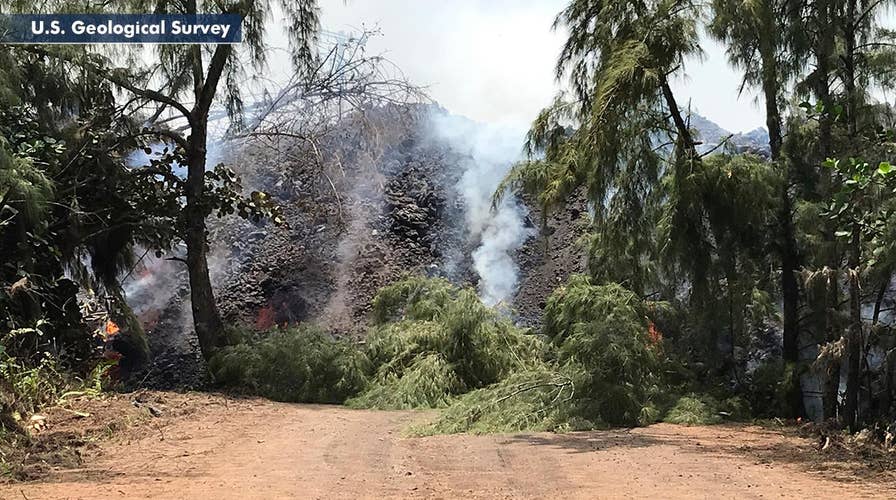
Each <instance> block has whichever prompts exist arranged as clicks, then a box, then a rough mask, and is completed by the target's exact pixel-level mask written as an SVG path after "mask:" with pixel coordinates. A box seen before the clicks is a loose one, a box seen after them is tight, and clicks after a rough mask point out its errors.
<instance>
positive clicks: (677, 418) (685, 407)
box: [663, 394, 722, 425]
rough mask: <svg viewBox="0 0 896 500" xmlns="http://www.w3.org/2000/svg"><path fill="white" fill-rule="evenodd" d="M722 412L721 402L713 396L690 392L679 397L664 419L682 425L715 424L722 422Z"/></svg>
mask: <svg viewBox="0 0 896 500" xmlns="http://www.w3.org/2000/svg"><path fill="white" fill-rule="evenodd" d="M720 412H721V410H720V409H719V402H718V401H717V400H716V399H715V398H713V397H712V396H706V395H702V396H701V395H697V394H690V395H688V396H684V397H682V398H679V399H678V402H676V403H675V406H673V407H672V409H671V410H669V413H667V414H666V416H665V418H663V421H664V422H669V423H671V424H681V425H713V424H718V423H721V422H722V416H721V415H720Z"/></svg>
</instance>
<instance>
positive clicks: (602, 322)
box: [544, 275, 660, 425]
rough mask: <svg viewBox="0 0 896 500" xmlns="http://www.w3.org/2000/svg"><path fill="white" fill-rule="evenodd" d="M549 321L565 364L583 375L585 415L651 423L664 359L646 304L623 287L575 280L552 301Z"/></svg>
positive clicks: (580, 384)
mask: <svg viewBox="0 0 896 500" xmlns="http://www.w3.org/2000/svg"><path fill="white" fill-rule="evenodd" d="M544 323H545V333H546V334H547V335H548V336H549V337H551V338H552V339H553V340H554V343H555V345H557V347H558V360H559V362H560V363H561V364H564V365H568V366H570V367H571V368H573V369H574V370H575V371H577V372H578V373H579V374H580V375H579V376H578V377H573V379H574V381H575V382H576V391H577V393H578V396H577V397H578V398H580V399H581V400H582V404H583V405H584V407H583V411H585V412H586V413H587V414H588V415H599V416H600V418H601V420H603V421H605V422H607V423H609V424H613V425H618V424H633V423H644V422H646V421H648V420H649V415H648V414H649V413H650V408H651V407H652V402H651V397H652V395H653V394H654V393H656V392H657V390H658V384H659V383H660V379H659V376H658V372H659V368H660V356H659V345H653V343H652V342H653V341H652V340H651V339H650V338H649V336H648V320H647V310H646V307H645V304H644V301H643V300H641V299H640V298H639V297H637V296H636V295H635V294H634V293H632V292H631V291H629V290H626V289H625V288H623V287H622V286H620V285H618V284H615V283H611V284H607V285H595V284H593V283H592V282H591V280H590V279H589V278H588V277H586V276H580V275H578V276H572V277H571V278H570V280H569V282H568V283H567V284H566V285H565V286H563V287H560V288H558V289H557V290H555V291H554V293H553V294H552V295H551V297H550V298H549V299H548V303H547V307H546V308H545V317H544Z"/></svg>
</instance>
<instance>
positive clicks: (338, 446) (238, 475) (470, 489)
mask: <svg viewBox="0 0 896 500" xmlns="http://www.w3.org/2000/svg"><path fill="white" fill-rule="evenodd" d="M161 400H162V401H164V402H165V403H164V405H161V404H158V405H159V406H161V410H162V416H161V417H159V418H151V419H148V420H146V421H145V422H142V423H139V424H137V425H136V426H135V427H134V428H132V429H129V430H124V431H121V432H120V433H119V434H117V435H116V437H113V438H112V439H108V440H104V441H102V442H100V444H99V446H98V447H97V448H96V449H95V450H93V451H86V452H85V453H86V456H85V458H84V465H83V466H82V467H81V468H79V469H74V470H72V469H70V470H54V471H52V472H51V473H50V474H49V476H47V477H46V478H45V479H43V480H42V481H41V482H31V483H18V484H9V485H5V486H0V498H3V499H6V498H9V499H22V498H27V499H36V498H104V499H108V498H118V497H123V498H191V497H192V498H216V499H217V498H220V499H228V498H233V499H241V500H242V499H247V498H289V497H301V498H358V497H363V498H383V497H391V498H400V497H416V498H421V497H422V498H433V497H436V498H457V497H463V498H559V497H563V498H620V497H651V498H695V497H705V498H771V497H774V498H782V497H783V498H805V497H810V496H811V497H813V498H816V499H817V498H894V497H896V481H894V480H893V479H894V477H893V476H892V475H891V474H890V473H884V472H879V473H873V472H870V471H869V470H868V469H867V468H866V467H864V466H859V465H858V464H849V463H844V462H834V463H829V462H825V460H826V459H825V457H824V456H823V455H821V453H819V452H817V451H816V450H815V448H814V446H813V443H812V442H810V441H809V440H806V439H802V438H798V437H794V436H792V435H787V434H784V433H780V432H777V431H772V430H768V429H764V428H760V427H755V426H729V425H724V426H713V427H681V426H675V425H669V424H657V425H652V426H650V427H645V428H640V429H634V430H616V431H607V432H577V433H570V434H560V435H557V434H543V433H541V434H521V435H490V436H471V435H453V436H435V437H426V438H416V437H405V436H404V435H403V433H402V431H403V429H404V428H406V426H407V425H408V424H409V423H411V422H413V421H414V420H417V419H421V418H426V417H427V415H428V414H427V413H420V412H384V411H360V410H349V409H345V408H341V407H333V406H318V405H291V404H283V403H273V402H268V401H263V400H256V399H239V400H236V399H230V398H224V397H217V396H203V395H177V394H171V395H164V398H163V399H161ZM190 405H192V406H193V407H194V408H190V409H189V411H188V410H186V409H185V407H187V406H190ZM163 424H164V425H163Z"/></svg>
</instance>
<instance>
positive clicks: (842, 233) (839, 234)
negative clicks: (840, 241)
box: [834, 231, 850, 238]
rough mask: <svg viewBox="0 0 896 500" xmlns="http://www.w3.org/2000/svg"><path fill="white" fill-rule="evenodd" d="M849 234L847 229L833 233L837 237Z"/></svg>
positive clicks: (845, 236) (844, 236)
mask: <svg viewBox="0 0 896 500" xmlns="http://www.w3.org/2000/svg"><path fill="white" fill-rule="evenodd" d="M849 235H850V232H849V231H837V232H835V233H834V236H836V237H838V238H848V237H849Z"/></svg>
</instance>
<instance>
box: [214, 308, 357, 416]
mask: <svg viewBox="0 0 896 500" xmlns="http://www.w3.org/2000/svg"><path fill="white" fill-rule="evenodd" d="M209 368H210V370H211V372H212V374H214V376H215V378H216V380H217V381H219V382H220V383H223V384H226V385H231V386H235V387H239V388H243V389H247V390H251V391H253V392H255V393H258V394H261V395H263V396H265V397H269V398H271V399H275V400H278V401H290V402H304V403H342V402H343V401H345V399H346V398H348V397H349V396H352V395H354V394H357V393H358V392H359V391H361V390H362V389H363V388H364V387H365V385H366V383H367V378H366V375H365V373H366V372H368V371H369V361H368V360H367V357H366V356H365V355H364V353H363V352H362V351H360V350H359V349H357V348H356V347H355V346H353V345H351V344H350V343H348V342H345V341H341V340H336V339H334V338H333V337H332V336H330V335H329V334H327V333H324V332H322V331H321V330H319V329H317V328H315V327H312V326H307V325H303V326H298V327H295V328H290V329H287V330H275V331H271V332H268V333H267V334H266V335H265V336H264V337H262V338H260V339H258V340H256V341H243V342H241V343H238V344H236V345H233V346H229V347H225V348H223V349H221V350H220V351H219V352H218V353H216V354H215V356H214V357H213V358H212V360H211V362H210V364H209Z"/></svg>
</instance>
